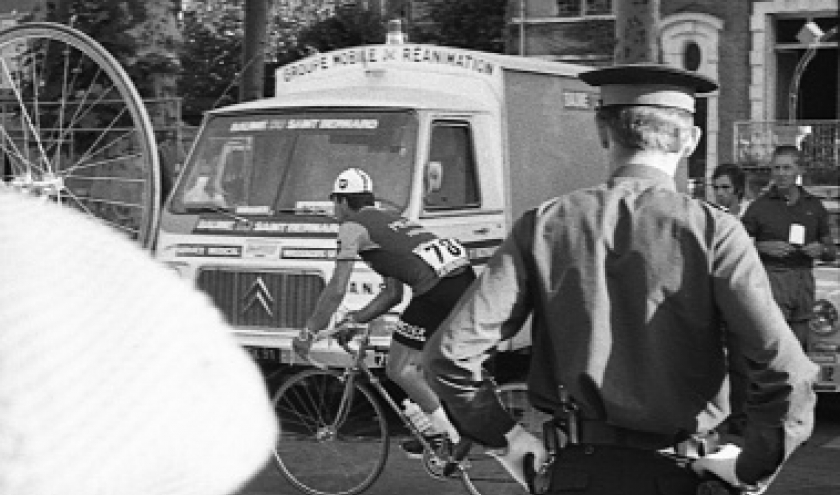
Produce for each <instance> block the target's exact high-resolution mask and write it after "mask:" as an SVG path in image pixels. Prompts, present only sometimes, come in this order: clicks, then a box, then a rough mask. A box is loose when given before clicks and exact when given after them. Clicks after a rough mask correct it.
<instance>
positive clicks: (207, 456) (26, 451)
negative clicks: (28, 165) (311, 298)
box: [0, 187, 277, 495]
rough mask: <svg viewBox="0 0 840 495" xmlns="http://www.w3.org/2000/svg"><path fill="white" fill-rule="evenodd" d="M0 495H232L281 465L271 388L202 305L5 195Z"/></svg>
mask: <svg viewBox="0 0 840 495" xmlns="http://www.w3.org/2000/svg"><path fill="white" fill-rule="evenodd" d="M0 253H2V256H0V494H3V495H56V494H65V493H66V494H72V495H222V494H229V493H232V492H234V491H236V490H238V489H239V488H240V487H241V486H242V485H243V484H244V483H245V482H246V481H248V480H249V479H250V478H251V477H252V476H253V475H254V474H255V473H257V472H258V471H259V470H260V469H261V468H262V466H263V465H264V463H265V462H266V461H267V459H268V456H269V455H270V452H271V449H272V448H273V446H274V442H275V439H276V433H277V431H276V430H277V426H276V420H275V416H274V414H273V411H272V408H271V405H270V402H269V400H268V397H267V393H266V390H265V385H264V382H263V380H262V377H261V375H260V374H259V371H258V370H257V368H256V366H255V365H254V363H253V362H252V361H251V359H250V358H249V357H248V355H247V354H246V353H245V352H244V351H243V350H242V349H241V348H240V347H239V346H238V345H237V344H236V342H235V341H234V340H233V338H232V337H231V335H230V333H229V331H230V329H229V327H228V326H227V325H226V324H225V323H224V321H223V320H222V317H221V315H220V314H219V313H218V311H217V310H216V309H215V308H214V307H213V306H212V305H211V303H210V302H209V300H208V299H207V298H206V297H205V296H204V295H202V294H200V293H198V292H197V291H195V290H193V289H192V288H191V287H190V286H189V285H188V284H187V283H186V282H184V281H182V280H180V279H179V278H178V277H177V275H176V274H175V273H174V272H172V271H171V270H168V269H166V268H164V267H162V266H161V265H160V264H158V263H157V262H155V261H153V260H152V259H151V258H150V257H149V256H148V255H147V254H146V253H145V252H143V251H141V250H140V249H139V248H136V247H135V246H134V245H133V244H132V243H131V242H130V241H129V240H127V239H125V238H123V237H122V236H121V235H119V234H117V233H116V231H113V230H111V229H110V228H108V227H105V226H104V225H100V224H99V223H98V222H95V221H94V220H92V219H91V218H85V217H84V216H82V215H81V214H77V213H75V212H73V211H72V210H70V209H69V208H66V207H62V206H57V205H54V204H51V203H47V202H44V201H40V200H35V199H31V198H27V197H24V196H22V195H20V194H19V193H16V192H10V191H7V190H3V189H2V187H0Z"/></svg>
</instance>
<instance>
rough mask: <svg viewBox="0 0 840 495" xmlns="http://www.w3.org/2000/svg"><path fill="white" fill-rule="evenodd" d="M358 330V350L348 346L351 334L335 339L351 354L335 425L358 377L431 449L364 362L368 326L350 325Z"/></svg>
mask: <svg viewBox="0 0 840 495" xmlns="http://www.w3.org/2000/svg"><path fill="white" fill-rule="evenodd" d="M354 329H355V330H359V331H361V334H360V336H361V338H359V339H358V343H359V348H358V350H353V349H352V348H351V347H350V342H351V341H352V339H353V336H351V337H350V338H345V337H343V336H341V335H339V337H338V338H337V339H336V340H337V341H338V343H339V345H340V346H341V348H342V349H344V351H345V352H347V354H349V355H350V356H352V358H353V359H352V360H351V361H350V364H348V365H347V366H346V367H345V370H344V375H343V376H344V380H345V386H344V394H343V396H342V400H341V407H340V408H339V414H337V418H336V421H335V425H336V427H337V426H338V425H341V424H342V423H343V422H344V420H345V419H346V413H347V405H348V404H350V403H351V402H352V399H353V390H354V387H353V385H354V384H355V383H356V381H357V380H359V379H360V378H361V379H362V380H363V383H367V384H368V385H370V386H372V387H373V389H374V390H375V391H376V392H377V394H378V395H379V397H380V398H382V399H383V400H384V401H385V402H386V403H387V404H388V406H390V408H391V409H392V410H393V411H394V412H395V413H396V414H397V417H399V418H400V421H402V423H403V424H404V425H405V426H406V428H408V430H409V431H410V432H411V434H412V435H413V436H414V437H415V438H417V440H418V441H419V442H420V443H421V444H422V445H423V449H424V451H426V452H430V451H432V449H431V445H430V444H429V442H428V441H427V440H426V438H425V437H424V436H423V434H422V432H420V430H418V429H417V427H416V426H415V425H414V423H413V422H411V420H410V419H408V417H407V416H406V415H405V413H404V412H403V410H402V408H401V407H400V406H399V405H398V404H397V403H396V401H394V399H393V398H392V397H391V394H389V393H388V391H387V390H385V387H384V386H383V385H382V380H380V379H379V378H378V377H377V376H376V375H375V374H374V373H373V372H372V371H371V370H370V367H368V365H367V363H366V362H365V357H366V356H367V351H368V349H369V345H370V327H369V326H367V327H351V328H350V330H351V331H352V330H354Z"/></svg>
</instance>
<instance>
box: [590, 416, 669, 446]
mask: <svg viewBox="0 0 840 495" xmlns="http://www.w3.org/2000/svg"><path fill="white" fill-rule="evenodd" d="M579 424H580V432H579V435H580V443H583V444H593V445H598V444H601V445H617V446H621V447H630V448H635V449H644V450H660V449H666V448H669V447H673V446H674V445H675V444H676V443H677V438H676V437H675V436H674V435H667V434H662V433H650V432H644V431H635V430H628V429H627V428H621V427H618V426H613V425H610V424H607V423H605V422H603V421H593V420H586V419H583V420H580V423H579Z"/></svg>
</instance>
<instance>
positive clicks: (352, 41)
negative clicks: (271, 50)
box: [277, 7, 386, 65]
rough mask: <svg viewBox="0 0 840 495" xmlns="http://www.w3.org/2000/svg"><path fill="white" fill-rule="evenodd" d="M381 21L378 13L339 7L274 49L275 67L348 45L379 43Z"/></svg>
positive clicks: (382, 26)
mask: <svg viewBox="0 0 840 495" xmlns="http://www.w3.org/2000/svg"><path fill="white" fill-rule="evenodd" d="M385 31H386V28H385V20H384V19H383V18H382V16H380V15H379V14H377V13H375V12H373V11H369V10H364V9H359V8H356V7H339V8H338V9H336V12H335V15H333V16H331V17H329V18H327V19H325V20H323V21H320V22H316V23H314V24H312V25H310V26H308V27H303V28H302V29H301V30H300V31H299V32H298V33H297V34H295V35H294V40H293V43H292V44H291V45H289V44H287V45H286V46H284V47H282V49H278V51H277V63H278V65H282V64H286V63H290V62H293V61H295V60H298V59H301V58H303V57H305V56H307V55H310V54H312V53H317V52H327V51H331V50H337V49H339V48H348V47H351V46H361V45H369V44H374V43H377V44H378V43H382V42H383V41H384V40H385Z"/></svg>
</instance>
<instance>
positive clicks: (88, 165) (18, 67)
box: [0, 23, 160, 247]
mask: <svg viewBox="0 0 840 495" xmlns="http://www.w3.org/2000/svg"><path fill="white" fill-rule="evenodd" d="M0 88H2V95H0V152H2V154H3V160H2V162H0V168H2V181H3V183H4V184H5V185H6V186H10V187H12V188H13V189H16V190H19V191H21V192H25V193H28V194H32V195H36V196H40V197H43V198H44V199H45V200H51V201H55V202H58V203H61V204H64V205H66V206H69V207H71V208H74V209H76V210H78V211H80V212H82V213H84V214H87V215H89V216H91V217H94V218H97V219H99V220H101V221H102V222H104V223H105V224H107V225H109V226H111V227H113V228H115V229H116V230H118V231H119V232H122V233H124V234H125V235H127V236H128V237H129V238H130V239H133V240H135V241H136V242H138V243H139V244H140V245H141V246H143V247H148V246H150V245H151V243H152V241H153V239H154V229H155V227H156V224H157V216H158V213H159V203H160V187H159V181H160V176H159V174H160V172H159V164H158V157H157V151H156V146H155V140H154V133H153V131H152V126H151V122H150V120H149V116H148V114H147V112H146V109H145V107H144V106H143V103H142V100H141V99H140V97H139V95H138V94H137V91H136V89H135V88H134V85H133V84H132V83H131V81H130V79H129V78H128V76H127V75H126V74H125V71H123V69H122V68H121V67H120V65H119V64H118V63H117V62H116V60H115V59H114V58H113V57H112V56H111V55H110V54H109V53H108V52H107V51H106V50H105V49H104V48H102V47H101V46H100V45H99V44H98V43H96V42H95V41H94V40H93V39H91V38H90V37H88V36H87V35H85V34H83V33H81V32H79V31H77V30H75V29H72V28H70V27H68V26H64V25H61V24H54V23H27V24H22V25H19V26H15V27H13V28H10V29H8V30H4V31H2V32H0Z"/></svg>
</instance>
